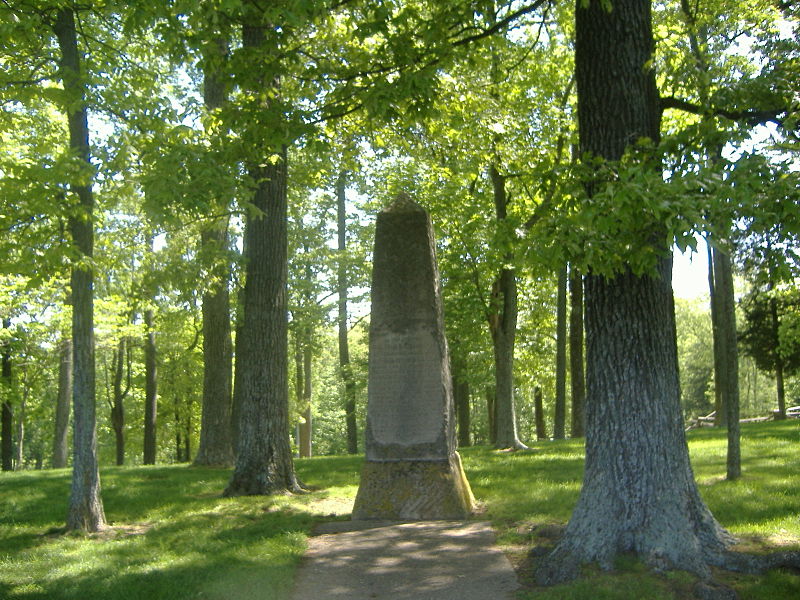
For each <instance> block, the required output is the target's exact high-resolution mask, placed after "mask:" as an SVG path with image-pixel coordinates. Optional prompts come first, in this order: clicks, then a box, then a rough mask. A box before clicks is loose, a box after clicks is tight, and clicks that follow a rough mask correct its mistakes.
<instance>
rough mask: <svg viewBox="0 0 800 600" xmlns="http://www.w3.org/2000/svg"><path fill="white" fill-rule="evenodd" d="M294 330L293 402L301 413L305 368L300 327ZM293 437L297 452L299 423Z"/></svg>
mask: <svg viewBox="0 0 800 600" xmlns="http://www.w3.org/2000/svg"><path fill="white" fill-rule="evenodd" d="M297 329H298V330H297V331H295V336H294V403H295V406H296V407H297V410H298V412H300V413H302V412H303V410H302V406H303V393H304V392H305V387H306V386H305V369H304V368H303V339H302V337H303V336H302V335H301V334H300V331H299V330H300V328H299V327H298V328H297ZM295 438H296V439H297V446H298V454H299V450H300V423H299V422H298V423H297V428H296V430H295Z"/></svg>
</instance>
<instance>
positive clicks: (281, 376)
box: [224, 24, 301, 496]
mask: <svg viewBox="0 0 800 600" xmlns="http://www.w3.org/2000/svg"><path fill="white" fill-rule="evenodd" d="M266 30H267V28H266V27H264V26H259V25H254V24H247V25H244V26H243V28H242V45H243V48H246V49H249V50H253V51H256V52H258V51H259V50H263V48H264V46H265V35H266ZM261 79H263V78H261ZM264 86H270V87H272V89H273V90H277V82H276V81H273V82H271V84H270V82H267V81H263V80H262V81H261V82H260V84H259V85H255V84H254V88H255V87H257V88H258V89H257V91H258V92H259V93H261V92H262V91H263V87H264ZM269 153H271V154H273V156H274V157H275V160H255V161H254V162H252V163H250V164H249V165H248V166H247V170H248V175H249V178H250V180H251V181H252V182H253V186H254V193H253V200H252V204H253V208H254V209H255V210H253V211H249V213H248V216H247V220H246V222H245V231H244V235H245V244H244V247H245V261H246V270H245V284H244V291H243V295H244V321H243V328H242V332H241V337H240V338H239V339H237V355H238V356H237V360H241V361H242V363H243V364H242V365H241V368H242V373H241V382H240V385H241V386H242V389H241V407H240V416H239V440H238V451H237V457H236V467H235V469H234V473H233V476H232V478H231V481H230V483H229V484H228V487H227V488H226V490H225V492H224V494H225V495H226V496H241V495H258V494H269V493H273V492H279V491H283V490H290V491H295V490H299V489H301V487H300V485H299V483H298V481H297V478H296V476H295V472H294V465H293V461H292V454H291V449H290V446H289V417H288V411H289V389H288V381H287V377H288V373H287V367H288V364H287V360H288V348H287V327H288V323H287V298H286V270H287V237H286V236H287V231H286V226H287V206H286V159H287V156H286V154H287V153H286V147H285V146H282V147H280V148H274V149H270V152H269Z"/></svg>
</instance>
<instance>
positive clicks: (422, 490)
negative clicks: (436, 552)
mask: <svg viewBox="0 0 800 600" xmlns="http://www.w3.org/2000/svg"><path fill="white" fill-rule="evenodd" d="M474 503H475V498H474V496H473V495H472V490H471V489H470V487H469V482H468V481H467V477H466V475H465V474H464V468H463V467H462V466H461V457H460V456H459V455H458V453H457V452H455V453H453V455H452V456H451V457H450V459H449V460H442V461H421V460H402V461H396V462H373V461H367V462H365V463H364V467H363V468H362V470H361V484H360V485H359V487H358V494H357V495H356V501H355V505H354V506H353V520H373V519H379V520H386V521H427V520H458V519H466V518H467V517H468V516H469V515H470V513H471V512H472V508H473V505H474Z"/></svg>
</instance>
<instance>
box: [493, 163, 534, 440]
mask: <svg viewBox="0 0 800 600" xmlns="http://www.w3.org/2000/svg"><path fill="white" fill-rule="evenodd" d="M489 175H490V176H491V179H492V188H493V194H494V204H495V213H496V216H497V222H498V226H500V225H501V224H502V223H504V222H505V220H506V217H507V210H508V197H507V196H506V182H505V176H503V175H501V174H500V172H499V171H498V170H497V166H496V165H494V164H492V165H491V166H490V167H489ZM513 260H514V255H513V253H512V252H510V251H509V252H507V253H506V255H505V256H504V262H505V264H511V263H512V262H513ZM492 300H493V302H492V307H491V310H490V313H489V314H488V315H487V317H488V321H489V329H490V330H491V333H492V349H493V350H494V377H495V410H494V415H495V428H496V439H495V440H494V445H495V446H496V447H498V448H513V449H515V450H516V449H526V448H527V446H526V445H525V444H523V443H522V442H520V441H519V438H518V437H517V416H516V413H515V410H514V343H515V341H516V336H517V314H518V306H517V278H516V275H515V274H514V271H513V270H512V269H509V268H506V267H503V268H502V269H500V273H499V274H498V276H497V279H496V280H495V283H494V285H493V286H492Z"/></svg>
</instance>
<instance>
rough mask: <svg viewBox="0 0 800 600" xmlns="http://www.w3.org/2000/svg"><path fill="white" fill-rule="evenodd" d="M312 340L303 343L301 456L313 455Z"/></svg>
mask: <svg viewBox="0 0 800 600" xmlns="http://www.w3.org/2000/svg"><path fill="white" fill-rule="evenodd" d="M311 350H312V348H311V343H310V340H309V339H307V338H306V343H305V344H304V345H303V352H302V364H301V365H300V366H301V367H302V369H303V388H302V393H301V397H302V402H303V403H302V405H301V406H303V411H302V413H301V416H302V417H303V420H304V422H303V423H300V435H299V436H298V441H297V445H298V449H299V451H300V456H301V458H309V457H311V450H312V443H311V440H312V435H311V434H312V431H313V429H312V421H311V392H312V387H311V366H312V358H313V356H312V352H311Z"/></svg>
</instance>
